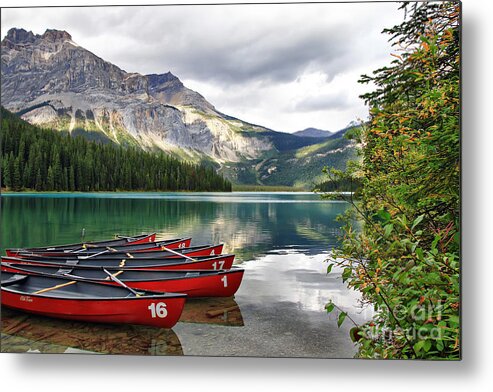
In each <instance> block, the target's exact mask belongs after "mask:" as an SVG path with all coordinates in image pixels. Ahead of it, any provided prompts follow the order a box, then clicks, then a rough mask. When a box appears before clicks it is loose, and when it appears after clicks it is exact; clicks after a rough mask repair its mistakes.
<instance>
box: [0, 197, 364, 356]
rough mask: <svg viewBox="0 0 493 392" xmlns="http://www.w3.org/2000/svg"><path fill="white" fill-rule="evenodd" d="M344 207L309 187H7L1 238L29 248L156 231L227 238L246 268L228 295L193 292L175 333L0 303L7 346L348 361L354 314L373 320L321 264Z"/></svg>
mask: <svg viewBox="0 0 493 392" xmlns="http://www.w3.org/2000/svg"><path fill="white" fill-rule="evenodd" d="M347 206H348V205H347V204H346V203H344V202H337V201H323V200H320V196H319V195H315V194H311V193H278V192H273V193H251V192H245V193H243V192H234V193H186V194H185V193H108V194H104V193H103V194H102V193H98V194H27V193H23V194H3V195H2V197H1V224H2V226H1V237H0V239H1V246H2V254H5V253H4V248H7V247H33V246H45V245H54V244H60V243H70V242H79V241H81V234H82V232H84V237H83V240H85V241H91V240H100V239H105V238H110V237H113V236H114V235H115V234H124V235H136V234H140V233H142V232H157V233H158V237H159V238H170V237H173V238H175V237H177V236H179V237H181V236H187V237H188V236H190V237H192V238H193V240H192V245H193V244H201V243H224V244H225V247H224V252H228V253H235V254H236V261H235V265H237V266H239V267H241V268H244V269H245V276H244V279H243V282H242V285H241V286H240V289H239V290H238V292H237V293H236V295H235V297H234V298H219V299H193V300H187V305H186V307H185V310H184V312H183V315H182V317H181V319H180V322H179V323H178V324H177V325H176V326H175V327H174V328H173V329H172V330H164V329H157V328H150V327H149V328H148V327H141V326H122V325H99V324H91V323H78V322H72V321H63V320H56V319H50V318H45V317H38V316H32V315H27V314H23V313H21V312H16V311H13V310H10V309H6V308H3V309H2V342H1V343H2V344H1V350H2V351H3V352H26V351H30V352H53V353H59V352H91V353H113V354H140V355H207V356H222V355H226V356H230V355H233V356H264V357H320V358H350V357H353V356H354V354H355V352H356V350H355V347H354V344H353V343H352V342H351V340H350V339H349V335H348V330H349V329H350V328H351V326H352V325H351V324H350V322H348V321H346V322H345V323H344V325H343V326H342V327H341V328H338V327H337V323H336V318H337V314H331V315H328V314H327V313H326V312H325V310H324V306H325V304H326V303H327V301H329V300H330V299H332V300H333V301H334V302H335V303H337V304H338V305H339V306H341V308H343V309H344V310H345V311H348V312H349V314H350V315H351V317H352V318H353V319H354V320H355V321H356V322H362V321H363V320H365V318H367V317H369V314H368V310H363V311H362V309H361V308H360V306H359V303H358V299H359V296H358V294H357V293H355V292H354V291H351V290H348V289H347V288H346V287H345V285H344V284H343V283H342V281H341V279H340V271H338V270H335V269H334V270H333V271H332V272H331V273H330V274H329V275H327V274H326V269H327V263H326V262H325V261H324V260H325V259H326V258H327V256H328V252H329V251H330V249H331V248H332V247H333V246H334V245H336V244H337V236H338V234H339V227H340V224H339V223H338V222H336V220H335V218H336V216H337V215H339V214H341V213H342V212H344V210H345V209H346V208H347Z"/></svg>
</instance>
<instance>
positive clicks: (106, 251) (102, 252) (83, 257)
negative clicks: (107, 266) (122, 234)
mask: <svg viewBox="0 0 493 392" xmlns="http://www.w3.org/2000/svg"><path fill="white" fill-rule="evenodd" d="M108 252H109V250H103V251H101V252H98V253H94V254H92V255H89V256H80V258H81V259H83V260H85V259H90V258H91V257H95V256H99V255H102V254H105V253H108Z"/></svg>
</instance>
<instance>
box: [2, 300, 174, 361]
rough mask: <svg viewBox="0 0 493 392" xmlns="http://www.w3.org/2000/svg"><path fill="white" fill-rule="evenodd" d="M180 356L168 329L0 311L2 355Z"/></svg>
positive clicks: (7, 310) (6, 310)
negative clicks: (73, 351) (72, 350)
mask: <svg viewBox="0 0 493 392" xmlns="http://www.w3.org/2000/svg"><path fill="white" fill-rule="evenodd" d="M67 348H75V349H77V350H82V351H83V352H91V353H102V354H127V355H183V350H182V346H181V342H180V339H179V338H178V336H177V335H176V333H175V332H174V331H173V330H172V329H160V328H152V327H145V326H134V325H110V324H96V323H83V322H77V321H68V320H59V319H53V318H48V317H42V316H36V315H31V314H29V315H28V314H25V313H22V312H18V311H15V310H12V309H8V308H2V352H29V351H30V352H33V351H36V352H41V353H54V352H60V353H62V352H66V350H67Z"/></svg>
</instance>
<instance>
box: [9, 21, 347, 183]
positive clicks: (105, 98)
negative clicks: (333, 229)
mask: <svg viewBox="0 0 493 392" xmlns="http://www.w3.org/2000/svg"><path fill="white" fill-rule="evenodd" d="M1 62H2V63H1V71H2V72H1V103H2V105H3V106H4V107H6V108H7V109H8V110H10V111H12V112H14V113H16V114H17V115H18V116H21V117H22V118H23V119H24V120H26V121H28V122H30V123H32V124H35V125H39V126H43V127H46V128H53V129H57V130H61V131H62V130H63V131H68V132H70V133H71V134H72V135H73V136H76V135H82V136H84V137H86V138H88V139H91V140H97V141H101V142H105V143H117V144H121V145H128V146H138V147H140V148H142V149H145V150H151V151H152V150H163V151H166V152H168V153H169V154H172V155H174V156H177V157H179V158H181V159H186V160H189V161H193V162H202V163H206V164H210V165H213V166H214V167H216V169H217V170H218V172H220V173H222V174H223V175H224V176H225V177H227V178H228V179H230V180H231V181H232V182H233V183H237V184H263V185H289V186H301V187H309V186H311V185H312V184H313V183H314V182H316V181H317V179H320V178H321V169H322V167H324V166H335V167H337V168H342V167H343V166H344V165H345V162H346V161H347V159H348V158H350V157H351V156H353V154H354V149H353V145H352V143H351V142H350V141H348V140H346V139H344V138H343V137H342V136H343V133H344V132H338V133H334V134H332V133H330V132H328V131H321V130H315V129H313V128H312V129H306V130H304V131H300V132H297V133H295V134H289V133H284V132H276V131H274V130H272V129H268V128H266V127H263V126H261V125H256V124H252V123H249V122H247V121H244V120H241V119H238V118H235V117H232V116H228V115H227V114H224V113H222V112H220V111H219V110H218V109H216V108H215V107H214V105H212V104H211V103H210V102H208V101H207V100H206V99H205V98H204V97H203V96H202V95H201V94H199V93H198V92H195V91H193V90H191V89H188V88H187V87H186V86H184V84H183V83H182V82H181V81H180V79H179V78H178V77H177V76H175V75H173V74H172V73H171V72H166V73H162V74H149V75H142V74H139V73H129V72H126V71H124V70H122V69H121V68H119V67H118V66H116V65H114V64H111V63H109V62H107V61H105V60H103V59H102V58H100V57H98V56H96V55H95V54H94V53H92V52H90V51H89V50H87V49H85V48H83V47H81V46H79V45H78V44H77V43H75V42H74V41H73V40H72V37H71V35H70V34H69V33H67V32H66V31H60V30H50V29H48V30H46V32H45V33H44V34H42V35H39V34H34V33H32V32H30V31H26V30H24V29H19V28H13V29H10V30H9V31H8V33H7V35H6V36H5V37H4V39H3V40H2V42H1Z"/></svg>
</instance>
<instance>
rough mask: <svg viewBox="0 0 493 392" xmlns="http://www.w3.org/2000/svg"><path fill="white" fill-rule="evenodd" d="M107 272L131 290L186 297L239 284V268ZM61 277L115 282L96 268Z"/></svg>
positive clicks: (37, 271) (46, 270)
mask: <svg viewBox="0 0 493 392" xmlns="http://www.w3.org/2000/svg"><path fill="white" fill-rule="evenodd" d="M2 271H8V272H12V273H18V274H24V275H26V274H34V275H42V276H60V274H61V273H62V272H60V268H59V267H48V266H35V265H25V264H10V263H3V264H2ZM111 274H113V275H114V276H116V277H118V279H119V280H120V281H121V282H123V283H124V284H126V285H127V286H129V287H131V288H133V289H139V290H151V291H161V292H173V293H184V294H187V295H188V296H189V297H231V296H232V295H234V294H235V293H236V291H237V290H238V288H239V287H240V284H241V281H242V279H243V274H244V270H243V269H239V268H238V269H236V268H235V269H232V270H228V271H226V270H219V271H204V270H202V271H197V270H188V271H169V270H168V271H144V270H140V271H139V270H120V271H111ZM63 276H64V277H68V278H71V277H75V278H77V279H88V280H91V281H95V282H98V283H106V284H108V283H109V284H113V285H117V284H118V283H117V282H114V281H111V280H109V277H108V274H107V273H106V272H105V271H103V269H102V268H99V269H88V268H77V267H75V268H72V269H65V270H63Z"/></svg>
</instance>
